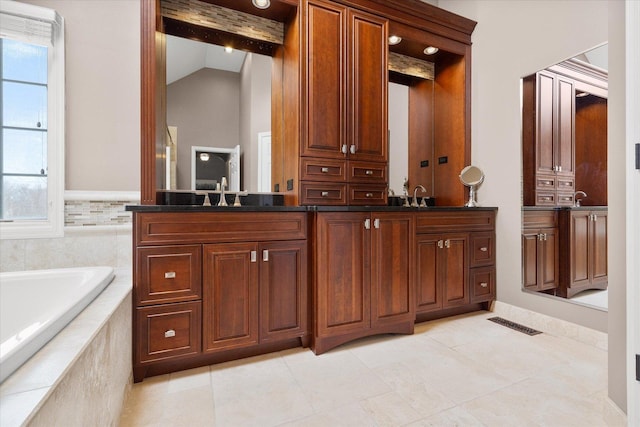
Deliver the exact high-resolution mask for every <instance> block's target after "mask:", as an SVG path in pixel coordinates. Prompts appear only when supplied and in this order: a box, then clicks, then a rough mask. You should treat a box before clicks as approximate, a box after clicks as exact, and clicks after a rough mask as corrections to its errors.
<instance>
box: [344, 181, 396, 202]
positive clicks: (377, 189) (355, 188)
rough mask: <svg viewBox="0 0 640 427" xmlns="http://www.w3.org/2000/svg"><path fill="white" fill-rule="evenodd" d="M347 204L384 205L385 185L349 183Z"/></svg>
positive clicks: (385, 199) (385, 196)
mask: <svg viewBox="0 0 640 427" xmlns="http://www.w3.org/2000/svg"><path fill="white" fill-rule="evenodd" d="M349 204H350V205H359V206H386V205H387V186H386V185H365V184H361V185H349Z"/></svg>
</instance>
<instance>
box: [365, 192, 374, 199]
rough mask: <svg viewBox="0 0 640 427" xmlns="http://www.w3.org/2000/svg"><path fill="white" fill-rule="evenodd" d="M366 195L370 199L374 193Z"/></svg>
mask: <svg viewBox="0 0 640 427" xmlns="http://www.w3.org/2000/svg"><path fill="white" fill-rule="evenodd" d="M365 197H366V198H368V199H370V198H372V197H373V193H367V194H365Z"/></svg>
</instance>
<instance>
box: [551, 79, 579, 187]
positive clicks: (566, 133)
mask: <svg viewBox="0 0 640 427" xmlns="http://www.w3.org/2000/svg"><path fill="white" fill-rule="evenodd" d="M557 85H558V87H557V91H558V99H557V104H556V105H557V119H556V120H557V123H558V125H557V132H558V133H557V138H556V144H555V145H556V147H555V149H556V165H557V171H556V172H557V173H558V174H559V175H568V176H573V173H574V171H575V167H574V153H575V148H574V145H575V144H574V141H575V131H574V129H575V111H576V104H575V91H574V83H573V81H572V80H569V79H565V78H562V77H560V76H558V78H557Z"/></svg>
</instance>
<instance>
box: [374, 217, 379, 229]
mask: <svg viewBox="0 0 640 427" xmlns="http://www.w3.org/2000/svg"><path fill="white" fill-rule="evenodd" d="M373 226H374V227H375V228H380V219H379V218H376V219H374V220H373Z"/></svg>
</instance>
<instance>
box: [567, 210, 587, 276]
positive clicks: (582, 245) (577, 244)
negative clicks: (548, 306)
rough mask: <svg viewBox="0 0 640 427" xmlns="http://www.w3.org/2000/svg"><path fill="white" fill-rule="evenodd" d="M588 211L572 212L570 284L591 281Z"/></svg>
mask: <svg viewBox="0 0 640 427" xmlns="http://www.w3.org/2000/svg"><path fill="white" fill-rule="evenodd" d="M590 222H591V221H590V220H589V214H588V212H574V213H572V214H571V243H570V248H571V249H570V250H571V283H570V286H574V285H584V284H587V283H588V282H589V226H590V225H591V224H590Z"/></svg>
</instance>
